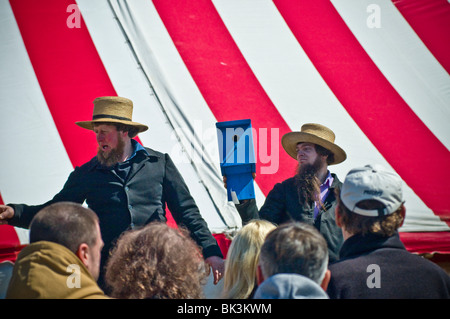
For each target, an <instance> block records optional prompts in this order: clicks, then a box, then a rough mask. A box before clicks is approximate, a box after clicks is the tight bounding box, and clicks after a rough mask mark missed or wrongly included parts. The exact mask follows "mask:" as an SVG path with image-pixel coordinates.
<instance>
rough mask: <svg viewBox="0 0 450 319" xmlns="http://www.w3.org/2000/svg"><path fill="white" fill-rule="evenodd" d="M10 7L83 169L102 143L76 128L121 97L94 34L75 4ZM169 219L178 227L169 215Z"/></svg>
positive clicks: (27, 1)
mask: <svg viewBox="0 0 450 319" xmlns="http://www.w3.org/2000/svg"><path fill="white" fill-rule="evenodd" d="M10 3H11V7H12V10H13V12H14V16H15V18H16V21H17V24H18V26H19V29H20V33H21V35H22V38H23V41H24V43H25V47H26V49H27V52H28V55H29V57H30V60H31V63H32V65H33V68H34V71H35V73H36V77H37V79H38V81H39V85H40V87H41V90H42V93H43V95H44V97H45V100H46V102H47V105H48V108H49V110H50V112H51V114H52V117H53V120H54V122H55V125H56V127H57V129H58V132H59V134H60V136H61V140H62V142H63V144H64V146H65V148H66V151H67V154H68V156H69V158H70V160H71V162H72V165H73V166H80V165H83V164H84V163H86V162H87V161H89V160H90V159H91V158H92V157H93V156H94V154H95V152H96V149H97V142H96V139H95V134H94V133H92V132H90V131H88V130H85V129H82V128H80V127H78V126H77V125H76V124H75V122H76V121H87V120H90V119H91V118H92V110H93V101H94V99H95V98H97V97H99V96H116V95H117V94H116V91H115V89H114V87H113V85H112V83H111V81H110V79H109V76H108V74H107V73H106V69H105V67H104V66H103V63H102V61H101V59H100V56H99V55H98V52H97V50H96V48H95V45H94V43H93V42H92V39H91V36H90V34H89V30H88V29H87V27H86V24H85V23H84V20H83V17H82V16H81V13H80V11H78V9H77V7H76V8H74V7H70V6H71V5H76V2H75V1H73V0H40V1H34V0H20V1H19V0H10ZM67 11H69V12H67ZM76 19H79V20H78V21H79V27H75V28H70V27H69V26H68V24H67V23H68V21H69V22H71V23H76V22H77V20H76ZM69 25H70V23H69ZM136 140H137V141H138V142H139V143H141V144H142V142H141V141H140V140H139V138H138V137H136ZM167 217H168V219H169V221H168V223H169V224H170V225H171V226H174V227H175V222H174V220H173V218H172V216H171V214H170V212H169V211H168V210H167Z"/></svg>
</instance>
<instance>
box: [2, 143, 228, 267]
mask: <svg viewBox="0 0 450 319" xmlns="http://www.w3.org/2000/svg"><path fill="white" fill-rule="evenodd" d="M146 150H147V152H148V154H147V153H146V152H145V151H143V150H142V151H138V152H137V153H136V155H135V156H134V157H133V158H131V159H130V160H129V161H128V164H129V167H128V168H129V171H128V172H127V176H126V177H125V179H124V178H123V177H124V176H122V177H121V176H120V175H119V174H118V173H117V172H116V170H115V169H114V168H111V167H105V166H102V165H101V164H100V163H99V161H98V160H97V157H94V158H92V159H91V160H90V161H89V162H87V163H86V164H84V165H83V166H81V167H76V168H75V170H74V171H73V172H72V173H71V174H70V176H69V178H68V179H67V181H66V183H65V185H64V187H63V189H62V190H61V191H60V192H59V193H58V194H56V195H55V197H54V198H53V199H52V200H50V201H48V202H47V203H45V204H43V205H38V206H28V205H24V204H9V205H10V206H12V207H14V210H15V215H14V218H13V219H12V220H11V222H10V224H12V225H15V226H21V227H25V228H28V227H29V224H30V221H31V219H32V218H33V216H34V215H35V214H36V213H37V212H38V211H39V210H40V209H42V208H43V207H45V206H47V205H50V204H52V203H54V202H60V201H71V202H76V203H83V202H84V201H86V203H87V205H88V206H89V208H91V209H92V210H93V211H94V212H95V213H96V214H97V215H98V217H99V219H100V229H101V232H102V238H103V241H104V243H105V247H104V249H103V251H102V254H103V255H102V262H103V263H104V262H105V260H106V259H107V257H108V253H109V249H110V248H111V247H112V243H113V242H114V241H115V240H116V239H117V238H118V236H120V234H121V233H122V232H123V231H125V230H127V229H130V228H134V227H137V226H143V225H145V224H148V223H150V222H152V221H161V222H166V220H167V219H166V204H167V206H168V208H169V210H170V212H171V213H172V215H173V217H174V219H175V221H176V222H177V224H178V225H179V226H185V227H186V228H187V229H188V230H189V231H190V233H191V236H192V238H193V239H194V240H195V241H196V242H197V243H198V245H199V246H200V247H202V249H203V255H204V257H205V258H207V257H210V256H219V257H222V253H221V251H220V248H219V246H218V244H217V242H216V240H215V239H214V237H213V236H212V235H211V233H210V231H209V229H208V226H207V224H206V222H205V221H204V219H203V218H202V216H201V215H200V213H199V210H198V208H197V206H196V204H195V201H194V199H193V198H192V196H191V195H190V193H189V190H188V187H187V186H186V184H185V182H184V180H183V177H182V176H181V175H180V173H179V171H178V170H177V168H176V167H175V165H174V163H173V161H172V160H171V158H170V157H169V155H168V154H163V153H160V152H156V151H154V150H152V149H149V148H146Z"/></svg>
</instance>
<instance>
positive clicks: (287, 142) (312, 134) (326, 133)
mask: <svg viewBox="0 0 450 319" xmlns="http://www.w3.org/2000/svg"><path fill="white" fill-rule="evenodd" d="M335 138H336V136H335V134H334V132H333V131H332V130H330V129H329V128H328V127H326V126H323V125H321V124H315V123H308V124H304V125H302V127H301V129H300V132H290V133H287V134H285V135H283V137H282V138H281V145H283V148H284V150H285V151H286V153H288V154H289V155H290V156H291V157H292V158H294V159H297V144H298V143H312V144H317V145H320V146H322V147H324V148H326V149H327V150H329V151H330V152H332V153H333V154H334V161H333V162H332V163H330V164H329V165H335V164H339V163H342V162H343V161H345V159H346V158H347V154H346V153H345V151H344V150H343V149H342V148H340V147H339V146H338V145H336V144H334V140H335Z"/></svg>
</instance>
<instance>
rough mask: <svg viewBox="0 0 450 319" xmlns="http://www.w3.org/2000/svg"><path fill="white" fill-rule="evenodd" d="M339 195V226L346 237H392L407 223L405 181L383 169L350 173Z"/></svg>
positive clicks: (337, 212)
mask: <svg viewBox="0 0 450 319" xmlns="http://www.w3.org/2000/svg"><path fill="white" fill-rule="evenodd" d="M336 193H337V194H336V195H337V196H336V198H338V204H337V206H336V223H337V224H338V226H340V227H341V228H342V229H343V231H344V235H345V236H346V238H348V237H349V236H351V235H356V234H362V235H365V234H368V233H373V234H378V235H380V236H385V237H389V236H392V235H393V234H394V233H395V231H396V230H397V229H398V228H399V227H400V226H401V225H402V224H403V221H404V218H405V207H404V205H403V203H404V201H403V192H402V180H401V178H400V176H398V175H397V174H395V173H393V172H389V171H388V170H386V169H385V168H383V167H381V166H373V165H366V166H364V167H359V168H354V169H352V170H350V172H349V173H348V174H347V176H346V178H345V181H344V183H343V185H342V188H341V189H340V190H337V191H336Z"/></svg>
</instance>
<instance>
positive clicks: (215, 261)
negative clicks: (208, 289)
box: [205, 256, 225, 285]
mask: <svg viewBox="0 0 450 319" xmlns="http://www.w3.org/2000/svg"><path fill="white" fill-rule="evenodd" d="M205 262H206V264H207V265H209V266H210V267H211V269H212V272H213V276H214V285H217V283H218V282H219V281H220V279H222V277H223V274H224V271H225V262H224V260H223V259H222V258H220V257H218V256H211V257H208V258H206V259H205ZM208 268H209V267H208Z"/></svg>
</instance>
